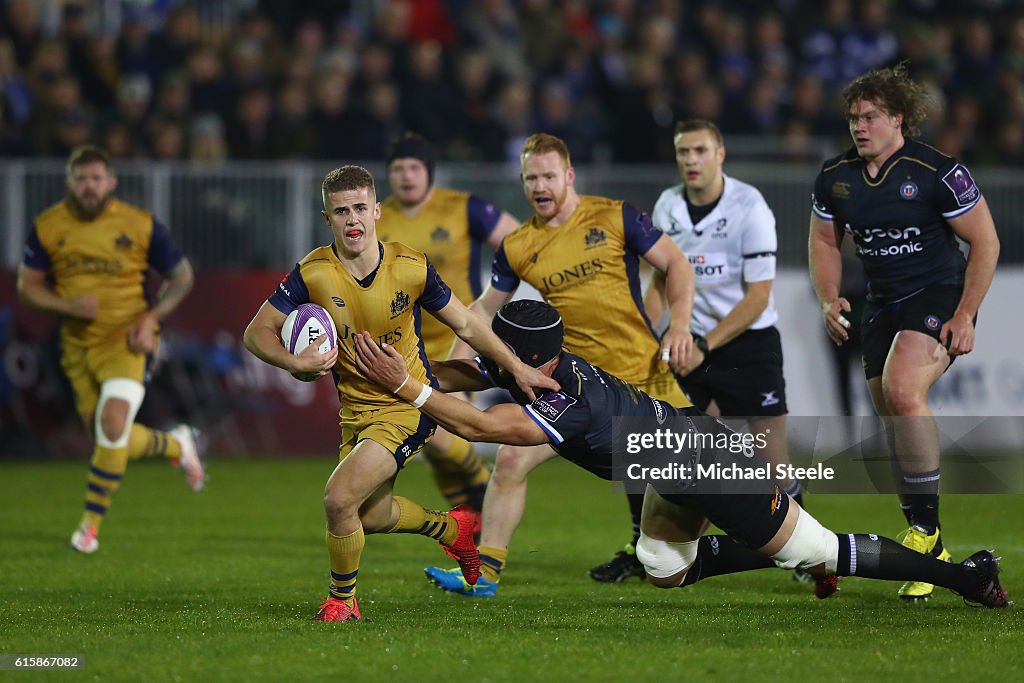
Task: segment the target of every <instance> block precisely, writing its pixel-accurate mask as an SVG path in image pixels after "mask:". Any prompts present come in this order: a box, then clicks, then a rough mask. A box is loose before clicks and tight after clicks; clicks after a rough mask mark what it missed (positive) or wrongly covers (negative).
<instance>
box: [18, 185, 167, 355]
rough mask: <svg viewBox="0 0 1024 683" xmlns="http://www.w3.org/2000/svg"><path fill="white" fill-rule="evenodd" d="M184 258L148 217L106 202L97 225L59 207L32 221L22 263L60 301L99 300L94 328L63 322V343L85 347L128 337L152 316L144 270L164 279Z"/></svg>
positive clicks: (75, 321) (135, 209)
mask: <svg viewBox="0 0 1024 683" xmlns="http://www.w3.org/2000/svg"><path fill="white" fill-rule="evenodd" d="M181 258H182V256H181V252H180V251H179V250H178V247H177V246H176V245H175V244H174V241H173V240H172V239H171V235H170V233H169V232H168V231H167V228H166V227H164V226H163V225H161V224H160V223H158V222H157V221H155V220H154V219H153V215H152V214H150V213H149V212H148V211H145V210H143V209H140V208H138V207H135V206H132V205H131V204H126V203H124V202H122V201H119V200H117V199H111V200H110V201H109V202H108V204H107V207H106V209H104V211H103V213H102V214H100V216H99V217H97V218H96V219H94V220H91V221H87V220H82V219H80V218H78V217H77V216H76V215H75V213H74V212H73V211H72V209H71V206H70V205H69V203H68V201H67V200H64V201H61V202H58V203H57V204H54V205H53V206H51V207H50V208H48V209H46V210H45V211H43V212H42V213H41V214H39V215H38V216H36V218H35V221H34V223H33V226H32V230H31V231H30V232H29V236H28V239H27V241H26V243H25V255H24V260H23V261H22V262H23V263H24V264H25V266H27V267H29V268H33V269H36V270H42V271H46V272H47V273H48V274H49V275H50V277H51V278H52V279H53V283H54V287H55V290H56V292H57V294H58V295H60V296H61V297H64V298H65V299H74V298H77V297H80V296H85V295H93V296H95V297H96V298H97V299H98V303H99V315H97V316H96V318H95V319H94V320H80V319H77V318H65V319H64V320H63V321H62V325H61V339H62V342H63V343H64V344H68V345H72V346H80V347H82V346H93V345H95V344H98V343H103V342H107V341H110V340H113V339H115V338H117V337H121V336H124V335H126V334H127V333H128V329H129V328H130V327H131V326H132V325H133V324H134V323H135V322H136V321H137V320H138V319H139V317H140V316H141V315H142V314H143V313H145V312H146V310H148V308H149V302H148V300H147V296H146V290H145V281H146V276H147V272H148V271H149V269H150V268H153V269H154V270H156V271H157V272H159V273H168V272H170V271H171V270H173V269H174V268H175V266H177V265H178V263H179V262H180V261H181Z"/></svg>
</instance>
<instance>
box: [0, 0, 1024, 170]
mask: <svg viewBox="0 0 1024 683" xmlns="http://www.w3.org/2000/svg"><path fill="white" fill-rule="evenodd" d="M112 6H114V7H115V9H116V10H117V11H116V12H111V11H110V10H111V7H112ZM211 7H214V8H217V11H216V12H213V11H212V10H211ZM225 8H226V9H225ZM899 60H908V62H909V68H910V70H911V72H912V74H913V75H914V76H915V77H917V78H919V79H921V80H923V81H925V82H926V83H927V84H928V88H929V89H930V91H931V93H932V95H933V99H934V112H933V113H932V116H931V118H930V120H929V122H928V124H927V126H926V129H925V130H924V131H923V134H922V136H921V137H922V139H924V140H925V141H927V142H930V143H931V144H934V145H935V146H937V147H939V148H940V149H943V150H944V151H946V152H947V153H950V154H953V155H956V156H958V157H961V158H962V159H964V160H965V161H967V162H971V163H991V164H999V165H1022V164H1024V7H1021V6H1020V5H1019V3H1015V2H1011V1H1009V0H901V1H898V2H897V1H892V2H887V1H886V0H857V1H856V2H854V1H853V0H813V1H808V0H775V1H773V2H761V1H757V0H732V1H730V0H717V1H716V0H687V1H685V2H683V1H680V0H560V1H558V0H348V1H346V0H291V1H286V0H221V1H220V2H213V0H195V1H193V2H188V1H185V0H181V1H178V2H175V1H174V0H135V1H134V2H133V1H131V0H122V1H121V2H110V1H109V0H108V1H107V2H103V0H91V1H87V0H63V1H61V0H0V156H8V157H11V156H32V157H39V156H48V157H61V156H64V155H66V154H67V152H68V150H69V149H70V148H71V147H73V146H74V145H77V144H79V143H82V142H85V141H90V140H91V141H95V142H99V143H101V144H103V145H105V146H106V147H108V148H109V149H110V150H111V152H112V153H113V154H114V155H115V156H116V157H119V158H146V159H151V158H156V159H194V160H208V161H216V160H221V159H293V158H303V159H305V158H311V159H325V160H328V159H329V160H340V159H353V160H356V159H358V160H367V161H372V160H380V159H382V158H383V155H384V148H385V145H386V143H387V141H388V140H389V139H390V138H391V137H392V136H394V135H396V134H398V133H400V132H401V131H403V130H405V129H412V130H416V131H418V132H420V133H422V134H423V135H425V136H427V137H428V138H429V139H431V140H432V141H434V142H435V144H436V146H437V148H438V150H439V152H440V156H441V157H442V158H446V159H451V160H465V161H476V160H480V161H500V160H509V159H516V158H517V156H518V152H519V149H520V147H521V142H522V140H523V139H524V138H525V137H526V136H527V135H529V134H530V133H533V132H536V131H546V132H549V133H553V134H555V135H558V136H559V137H562V138H563V139H565V140H566V141H567V142H568V144H569V147H570V149H571V151H572V153H573V155H574V160H575V161H578V162H608V161H614V162H626V163H628V162H663V161H668V160H671V159H672V149H671V130H672V127H673V125H674V122H675V121H676V120H677V119H679V118H681V117H702V118H707V119H712V120H714V121H716V122H718V124H719V125H720V127H721V128H722V130H723V131H724V132H725V133H726V135H727V136H730V137H731V136H738V135H747V136H757V137H766V136H777V137H778V139H779V140H782V141H784V146H783V148H784V149H785V150H787V151H786V152H785V154H784V155H785V156H787V157H789V158H791V159H797V160H817V159H819V158H820V156H821V145H820V144H818V143H819V141H820V140H822V139H827V140H829V141H832V142H834V143H835V146H836V147H845V146H846V145H847V141H848V138H846V137H845V136H846V135H847V132H846V126H845V122H844V120H843V119H842V118H841V115H840V112H839V107H838V92H839V90H840V89H841V88H842V87H843V85H845V84H846V83H847V82H848V81H849V80H850V79H852V78H853V77H854V76H856V75H858V74H859V73H861V72H863V71H865V70H867V69H872V68H876V67H880V66H885V65H891V64H894V63H896V62H897V61H899Z"/></svg>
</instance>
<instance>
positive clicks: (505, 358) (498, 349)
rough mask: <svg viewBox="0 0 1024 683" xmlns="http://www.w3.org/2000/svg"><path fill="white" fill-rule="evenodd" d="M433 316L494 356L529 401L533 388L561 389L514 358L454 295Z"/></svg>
mask: <svg viewBox="0 0 1024 683" xmlns="http://www.w3.org/2000/svg"><path fill="white" fill-rule="evenodd" d="M434 315H435V316H436V317H437V318H438V319H439V320H440V321H442V322H443V323H444V324H445V325H447V326H448V327H450V328H452V331H453V332H455V334H456V335H458V337H459V339H461V340H462V341H464V342H466V343H467V344H469V345H470V346H471V347H472V348H473V349H475V350H476V351H478V352H479V353H480V355H482V356H484V357H486V358H491V359H493V360H494V362H496V363H497V364H498V365H500V366H501V367H502V368H504V369H505V370H506V371H507V372H509V373H510V374H511V375H512V376H513V377H515V380H516V384H518V385H519V388H520V389H522V390H523V392H524V393H525V394H526V395H527V396H528V397H529V399H530V400H531V401H533V400H534V399H536V398H537V397H536V395H535V394H534V393H533V389H534V388H537V389H551V390H552V391H557V390H558V389H560V388H561V387H560V386H559V385H558V382H556V381H555V380H553V379H551V378H550V377H548V376H547V375H545V374H544V373H543V372H541V371H540V370H538V369H536V368H531V367H530V366H528V365H526V364H525V363H523V362H522V361H521V360H519V359H518V358H516V355H515V354H514V353H512V351H511V350H510V349H509V348H508V346H506V345H505V342H503V341H501V340H500V339H498V336H497V335H496V334H494V332H492V331H491V327H490V325H488V324H487V321H486V320H485V319H484V318H482V317H480V316H479V315H477V314H476V313H474V312H472V311H470V310H469V309H468V308H466V306H465V305H463V303H462V302H461V301H459V300H458V298H456V297H454V296H453V297H452V298H451V300H449V302H448V304H447V305H445V307H444V308H442V309H440V310H438V311H437V312H435V313H434Z"/></svg>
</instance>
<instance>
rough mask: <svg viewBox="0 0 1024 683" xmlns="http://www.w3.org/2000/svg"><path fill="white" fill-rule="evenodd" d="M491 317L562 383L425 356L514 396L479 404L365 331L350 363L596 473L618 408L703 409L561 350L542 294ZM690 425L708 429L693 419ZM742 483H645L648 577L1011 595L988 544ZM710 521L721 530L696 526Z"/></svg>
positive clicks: (709, 454)
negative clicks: (538, 383)
mask: <svg viewBox="0 0 1024 683" xmlns="http://www.w3.org/2000/svg"><path fill="white" fill-rule="evenodd" d="M491 326H492V328H493V330H494V331H495V333H496V334H497V335H498V336H499V337H500V338H501V339H502V341H504V342H505V343H506V344H508V345H509V346H510V347H511V348H512V349H513V350H514V351H515V353H516V355H517V356H519V358H520V359H521V360H522V361H523V362H524V363H528V364H530V365H533V366H535V367H537V368H539V369H540V370H542V371H543V372H544V373H545V374H547V375H550V376H551V377H552V378H553V379H556V380H558V383H559V384H560V385H561V389H560V390H558V391H552V392H544V393H542V394H541V395H540V396H539V397H538V398H537V399H535V400H534V399H531V398H530V397H528V396H525V395H524V394H523V393H522V392H521V391H519V390H518V388H517V387H516V386H515V384H514V382H512V381H511V380H510V378H509V377H507V376H506V375H505V373H504V372H503V371H502V369H501V368H499V367H498V366H497V365H496V364H495V363H493V362H492V361H490V360H489V359H487V358H486V357H484V358H478V359H476V361H472V360H467V359H460V360H451V361H447V362H443V363H433V364H432V367H433V371H434V372H435V377H436V378H437V382H438V386H439V388H441V389H442V390H446V391H467V390H474V389H482V388H485V387H487V386H501V387H504V388H506V389H508V390H510V391H511V393H512V395H513V397H515V399H516V401H517V403H518V404H519V405H513V404H507V403H506V404H499V405H496V406H493V407H491V408H489V409H488V410H487V411H486V412H484V411H480V410H478V409H477V408H476V407H474V406H472V405H469V404H467V403H465V402H463V401H457V400H454V399H452V398H451V397H449V396H446V395H444V394H441V393H440V392H436V391H432V389H431V388H430V387H427V386H426V385H423V384H422V383H421V382H420V381H418V380H416V379H414V378H413V377H412V376H410V374H409V372H408V371H407V370H406V368H405V360H404V359H403V358H402V355H401V354H400V353H398V352H397V351H396V349H394V348H393V347H390V346H384V347H383V348H382V347H380V346H378V344H377V343H375V341H374V339H373V338H372V337H371V336H370V335H369V334H365V333H364V334H361V335H359V337H358V338H357V339H356V354H357V355H356V358H357V361H356V362H357V365H358V367H359V369H360V371H362V372H363V374H364V375H366V376H367V377H370V378H372V379H373V380H374V381H375V382H376V383H377V384H378V385H379V386H381V387H387V388H390V389H391V390H392V391H393V392H394V393H395V395H396V396H398V397H399V398H401V399H402V400H404V401H407V402H410V403H412V404H413V405H417V406H420V410H421V411H423V412H424V413H426V414H427V415H429V416H431V417H432V418H433V419H435V420H437V422H438V423H440V424H443V425H445V426H446V427H448V429H450V430H452V431H453V432H455V433H457V434H461V435H462V436H463V437H464V438H466V439H469V440H471V441H492V442H496V443H505V444H519V445H524V446H526V445H533V444H551V446H552V447H553V448H554V449H555V450H556V451H557V452H558V453H559V454H560V455H561V456H562V457H564V458H566V459H567V460H570V461H571V462H573V463H575V464H577V465H579V466H580V467H583V468H584V469H586V470H588V471H590V472H593V473H594V474H597V475H598V476H600V477H602V478H605V479H611V478H612V473H613V472H614V471H615V465H614V462H613V453H614V444H613V439H612V431H613V428H612V425H613V421H614V419H615V418H616V417H633V418H643V417H646V418H657V419H658V421H659V423H662V422H663V421H664V419H665V418H666V416H667V417H674V418H677V419H678V418H682V419H688V418H698V417H700V416H701V415H702V413H701V412H700V411H699V410H697V409H696V408H693V407H690V408H676V407H673V406H672V405H670V404H668V403H666V402H664V401H659V400H658V399H656V398H654V397H652V396H650V395H648V394H646V393H644V392H642V391H639V390H638V389H637V387H634V386H632V385H630V384H628V383H626V382H623V381H622V380H621V379H619V378H618V377H615V376H614V375H612V374H611V373H608V372H605V371H604V370H602V369H601V368H600V367H597V366H595V365H592V364H590V363H589V362H587V361H586V360H585V359H584V358H582V357H580V356H578V355H575V354H572V353H568V352H566V351H563V350H562V342H563V340H562V319H561V317H560V316H559V315H558V312H557V311H556V310H555V309H554V308H552V307H551V306H549V305H548V304H545V303H542V302H538V301H514V302H512V303H509V304H507V305H505V306H503V307H502V308H501V309H500V310H499V311H498V313H497V314H496V315H495V317H494V320H493V321H492V323H491ZM713 425H714V426H712V427H710V428H709V429H713V430H719V429H720V430H725V431H728V428H727V427H725V425H723V424H721V423H719V422H714V423H713ZM689 426H690V428H692V429H696V430H701V429H705V428H706V427H704V426H703V425H702V423H701V422H699V421H694V420H692V419H691V420H690V425H689ZM697 457H698V458H699V460H698V461H699V462H700V464H701V465H708V464H711V463H723V464H724V463H732V464H736V463H737V459H736V456H735V455H732V454H730V453H729V451H728V448H721V449H705V450H699V455H698V456H697ZM740 458H741V459H742V456H740ZM744 466H746V467H750V466H752V464H751V463H749V462H748V463H746V464H745V465H744ZM748 483H750V484H751V486H752V487H757V490H756V491H751V492H749V493H744V494H736V493H732V494H730V493H728V492H725V491H722V492H714V493H709V492H705V491H700V490H693V489H689V490H684V491H682V492H673V493H669V492H667V491H666V492H664V493H661V494H659V493H658V492H656V491H655V489H654V488H652V487H651V486H650V485H648V487H647V493H646V495H645V496H644V508H643V522H642V532H641V535H640V538H639V540H638V542H637V555H638V557H639V558H640V560H641V561H642V562H643V564H644V566H645V569H646V572H647V575H648V577H649V579H650V581H651V582H652V583H654V584H655V585H656V586H659V587H661V588H673V587H676V586H688V585H690V584H693V583H695V582H697V581H700V580H702V579H707V578H710V577H712V576H717V575H721V574H730V573H733V572H738V571H747V570H752V569H761V568H767V567H771V566H779V567H782V568H786V569H795V568H800V569H803V570H805V571H808V572H809V573H811V574H812V575H814V576H815V577H816V579H817V580H818V583H817V585H816V586H815V594H816V595H817V596H818V597H820V598H825V597H828V596H830V595H832V594H833V593H834V592H835V590H836V588H835V581H836V577H838V576H861V577H865V578H873V579H885V580H897V581H899V580H907V579H914V580H922V581H928V582H930V583H934V584H938V585H941V586H945V587H947V588H950V589H952V590H954V591H956V592H957V593H959V594H960V595H962V596H963V597H964V600H965V601H967V602H970V603H974V604H979V605H983V606H985V607H993V608H995V607H1006V606H1008V605H1009V604H1012V603H1010V602H1009V601H1008V600H1007V597H1006V591H1005V590H1003V587H1002V586H1001V585H1000V583H999V567H998V558H995V557H993V555H992V553H991V552H989V551H988V550H980V551H978V552H976V553H974V554H973V555H971V556H970V557H968V558H967V559H966V560H964V561H963V562H962V563H960V564H949V563H946V562H941V561H939V560H937V559H934V558H932V557H929V556H927V555H922V554H920V553H917V552H913V551H911V550H908V549H906V548H904V547H902V546H901V545H900V544H898V543H896V542H895V541H892V540H890V539H888V538H884V537H881V536H877V535H875V534H835V533H833V532H831V531H829V530H828V529H826V528H824V527H823V526H822V525H821V524H820V523H819V522H818V521H817V520H816V519H815V518H814V517H812V516H811V515H810V514H809V513H807V512H806V511H805V510H802V509H801V508H800V506H799V505H797V504H796V502H795V501H793V500H792V499H791V498H790V497H789V496H788V495H786V494H785V493H783V492H782V491H781V490H780V489H779V487H778V486H777V485H775V484H774V483H772V482H770V481H764V480H761V481H756V482H748ZM709 522H711V523H714V524H716V525H717V526H718V527H719V528H721V529H722V530H723V531H725V532H726V533H727V534H728V536H726V537H722V536H702V534H703V532H704V531H705V530H706V529H707V527H708V524H709ZM731 539H735V540H736V541H738V543H733V542H732V540H731Z"/></svg>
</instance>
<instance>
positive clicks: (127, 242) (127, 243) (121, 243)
mask: <svg viewBox="0 0 1024 683" xmlns="http://www.w3.org/2000/svg"><path fill="white" fill-rule="evenodd" d="M114 246H116V247H117V248H118V249H131V248H132V240H131V238H130V237H128V235H126V234H124V233H123V232H122V233H121V236H120V237H118V238H117V239H116V240H114Z"/></svg>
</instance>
